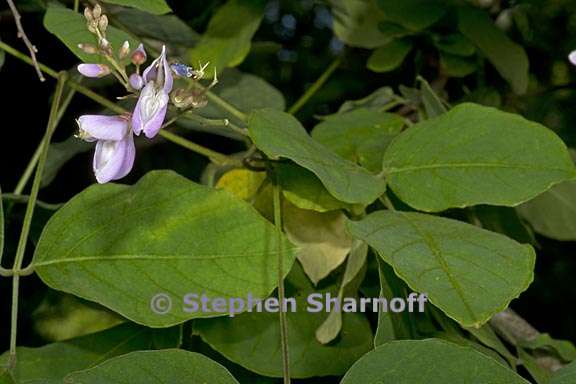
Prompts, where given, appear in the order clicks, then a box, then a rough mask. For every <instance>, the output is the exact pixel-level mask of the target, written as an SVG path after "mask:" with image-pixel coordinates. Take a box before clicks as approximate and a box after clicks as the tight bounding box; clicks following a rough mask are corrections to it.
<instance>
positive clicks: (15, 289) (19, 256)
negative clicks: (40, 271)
mask: <svg viewBox="0 0 576 384" xmlns="http://www.w3.org/2000/svg"><path fill="white" fill-rule="evenodd" d="M67 76H68V75H67V74H66V72H61V73H60V74H58V82H57V84H56V92H55V94H54V99H53V100H52V105H51V107H50V116H49V118H48V125H47V127H46V133H45V134H44V139H43V140H42V141H43V144H42V151H41V154H40V158H39V160H38V166H37V168H36V174H35V175H34V182H33V184H32V191H31V192H30V198H29V200H28V205H27V207H26V214H25V215H24V223H23V224H22V231H21V232H20V239H19V241H18V248H17V249H16V257H15V259H14V266H13V267H12V273H13V276H12V312H11V324H10V362H11V363H12V364H14V363H15V361H16V360H15V359H16V333H17V329H18V293H19V289H20V273H21V272H22V262H23V261H24V252H25V251H26V244H27V242H28V234H29V232H30V225H31V224H32V216H33V214H34V208H35V207H36V199H37V198H38V191H39V190H40V183H41V182H42V173H43V172H44V166H45V164H46V158H47V157H48V147H49V144H50V140H51V139H52V135H53V134H54V130H55V128H56V120H57V117H58V107H59V105H60V101H61V99H62V93H63V90H64V85H65V84H66V78H67ZM27 269H29V268H27Z"/></svg>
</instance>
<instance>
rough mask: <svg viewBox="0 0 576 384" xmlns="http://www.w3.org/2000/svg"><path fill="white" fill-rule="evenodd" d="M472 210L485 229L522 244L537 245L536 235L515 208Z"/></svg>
mask: <svg viewBox="0 0 576 384" xmlns="http://www.w3.org/2000/svg"><path fill="white" fill-rule="evenodd" d="M471 209H472V210H473V212H474V213H475V214H476V216H477V217H478V220H480V224H481V226H482V227H483V228H484V229H487V230H489V231H493V232H498V233H501V234H503V235H506V236H508V237H511V238H513V239H514V240H516V241H518V242H520V243H530V244H536V239H535V238H534V233H533V232H532V231H531V229H530V227H528V225H526V224H525V223H524V222H523V221H522V220H521V219H520V217H519V215H518V213H517V212H516V210H515V209H514V208H508V207H495V206H490V205H478V206H476V207H473V208H471Z"/></svg>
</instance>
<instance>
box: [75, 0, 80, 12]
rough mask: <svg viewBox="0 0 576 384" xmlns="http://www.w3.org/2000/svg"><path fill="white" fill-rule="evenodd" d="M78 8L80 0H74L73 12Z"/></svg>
mask: <svg viewBox="0 0 576 384" xmlns="http://www.w3.org/2000/svg"><path fill="white" fill-rule="evenodd" d="M79 10H80V0H74V12H78V11H79Z"/></svg>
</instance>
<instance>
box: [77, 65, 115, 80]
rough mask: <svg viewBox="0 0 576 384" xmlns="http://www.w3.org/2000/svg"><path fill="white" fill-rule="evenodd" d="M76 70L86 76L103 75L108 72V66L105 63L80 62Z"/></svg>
mask: <svg viewBox="0 0 576 384" xmlns="http://www.w3.org/2000/svg"><path fill="white" fill-rule="evenodd" d="M78 72H80V73H81V74H82V75H84V76H86V77H103V76H106V75H108V74H109V73H110V68H109V67H108V66H107V65H105V64H80V65H78Z"/></svg>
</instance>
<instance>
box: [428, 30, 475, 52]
mask: <svg viewBox="0 0 576 384" xmlns="http://www.w3.org/2000/svg"><path fill="white" fill-rule="evenodd" d="M434 45H435V46H436V48H438V50H439V51H441V52H444V53H448V54H450V55H456V56H462V57H467V56H472V55H473V54H474V53H475V52H476V48H475V47H474V44H472V43H471V42H470V40H468V39H467V38H466V37H464V36H462V35H461V34H459V33H455V34H452V35H436V36H434Z"/></svg>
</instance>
